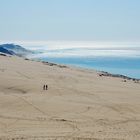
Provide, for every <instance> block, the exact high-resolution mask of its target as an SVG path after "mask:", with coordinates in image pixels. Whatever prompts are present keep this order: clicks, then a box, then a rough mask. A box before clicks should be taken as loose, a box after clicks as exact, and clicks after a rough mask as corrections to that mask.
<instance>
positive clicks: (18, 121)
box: [0, 56, 140, 140]
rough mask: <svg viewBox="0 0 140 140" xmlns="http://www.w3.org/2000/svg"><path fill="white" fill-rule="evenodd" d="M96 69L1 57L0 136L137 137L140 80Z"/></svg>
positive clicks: (62, 139)
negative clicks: (111, 74) (128, 78)
mask: <svg viewBox="0 0 140 140" xmlns="http://www.w3.org/2000/svg"><path fill="white" fill-rule="evenodd" d="M99 74H100V73H99V72H97V71H94V70H85V69H80V68H73V67H65V66H63V67H61V66H60V65H53V64H51V65H50V64H47V63H42V62H35V61H31V60H27V59H26V60H25V59H24V58H19V57H7V56H0V139H2V140H3V139H5V140H7V139H11V140H14V139H29V140H30V139H31V140H42V139H45V140H139V139H140V102H139V101H140V83H139V82H138V83H135V82H134V81H133V80H127V79H126V82H124V81H123V80H124V79H123V78H119V77H111V76H99ZM44 84H47V85H48V90H46V91H44V90H43V85H44Z"/></svg>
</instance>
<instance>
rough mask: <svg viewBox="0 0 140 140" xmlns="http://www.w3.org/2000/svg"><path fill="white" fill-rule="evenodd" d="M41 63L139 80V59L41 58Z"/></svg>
mask: <svg viewBox="0 0 140 140" xmlns="http://www.w3.org/2000/svg"><path fill="white" fill-rule="evenodd" d="M39 59H40V60H43V61H49V62H54V63H59V64H66V65H71V66H78V67H82V68H88V69H95V70H99V71H106V72H110V73H112V74H122V75H126V76H129V77H132V78H139V79H140V58H124V57H122V58H120V57H96V58H95V57H94V58H92V57H91V58H90V57H42V58H39Z"/></svg>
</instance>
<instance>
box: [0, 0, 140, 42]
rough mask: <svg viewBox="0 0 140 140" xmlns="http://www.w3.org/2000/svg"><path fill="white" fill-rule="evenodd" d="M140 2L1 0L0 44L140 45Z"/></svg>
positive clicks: (114, 0)
mask: <svg viewBox="0 0 140 140" xmlns="http://www.w3.org/2000/svg"><path fill="white" fill-rule="evenodd" d="M139 7H140V0H0V40H2V41H11V40H22V41H55V40H63V41H130V42H131V41H140V8H139Z"/></svg>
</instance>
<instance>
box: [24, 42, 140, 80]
mask: <svg viewBox="0 0 140 140" xmlns="http://www.w3.org/2000/svg"><path fill="white" fill-rule="evenodd" d="M35 44H36V45H34V44H33V43H32V42H30V43H28V44H24V45H25V46H26V48H28V49H29V48H30V49H32V50H36V51H37V52H40V53H38V54H35V55H33V56H29V57H30V58H34V59H39V60H43V61H49V62H54V63H60V64H66V65H72V66H78V67H82V68H88V69H95V70H99V71H106V72H110V73H112V74H122V75H126V76H129V77H133V78H139V79H140V43H139V42H77V41H73V42H66V41H64V42H59V41H56V42H51V41H49V42H38V43H35Z"/></svg>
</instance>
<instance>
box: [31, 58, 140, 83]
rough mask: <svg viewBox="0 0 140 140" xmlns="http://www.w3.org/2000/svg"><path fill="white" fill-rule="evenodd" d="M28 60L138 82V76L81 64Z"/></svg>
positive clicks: (139, 79)
mask: <svg viewBox="0 0 140 140" xmlns="http://www.w3.org/2000/svg"><path fill="white" fill-rule="evenodd" d="M29 60H33V61H37V62H42V63H44V64H48V65H52V66H53V65H54V66H55V65H56V66H59V67H65V68H66V67H73V68H78V69H83V70H89V71H92V70H93V71H97V72H98V73H101V74H102V76H110V77H116V78H123V79H126V80H132V81H134V82H139V81H140V78H133V77H130V76H126V75H123V74H119V73H117V74H113V73H110V72H107V71H102V70H101V71H100V70H96V69H94V68H87V67H81V66H76V65H69V64H60V63H54V62H49V61H44V60H40V59H29Z"/></svg>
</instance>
